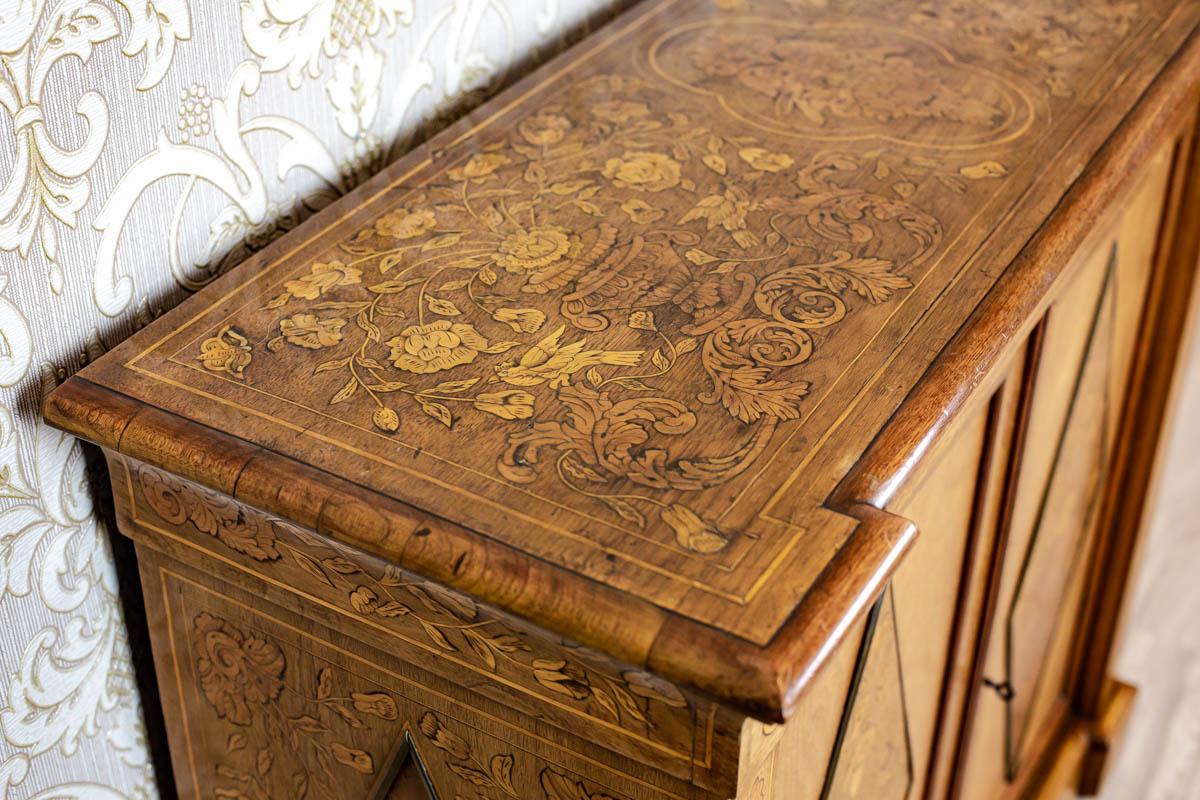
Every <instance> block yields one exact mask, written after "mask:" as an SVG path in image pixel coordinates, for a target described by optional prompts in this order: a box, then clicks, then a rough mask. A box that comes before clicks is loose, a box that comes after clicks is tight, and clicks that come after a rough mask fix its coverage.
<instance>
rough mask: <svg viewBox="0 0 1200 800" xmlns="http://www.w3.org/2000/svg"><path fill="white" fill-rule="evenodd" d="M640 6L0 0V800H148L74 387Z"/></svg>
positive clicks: (418, 0)
mask: <svg viewBox="0 0 1200 800" xmlns="http://www.w3.org/2000/svg"><path fill="white" fill-rule="evenodd" d="M619 3H620V4H627V2H626V0H240V2H233V1H232V0H224V2H204V3H201V2H199V0H0V733H2V734H3V736H2V737H0V800H15V799H16V798H41V799H42V800H50V798H55V799H56V800H68V799H70V798H97V799H98V800H117V799H118V798H148V797H153V796H155V794H156V790H155V785H154V776H153V774H152V769H151V766H150V762H149V759H148V756H147V751H146V745H145V740H144V732H143V726H142V722H141V714H140V705H139V700H138V697H137V690H136V682H135V680H134V672H133V669H132V665H131V663H130V655H129V645H128V639H127V636H126V633H125V626H124V622H123V620H122V617H121V610H120V603H119V599H118V595H117V585H116V572H115V569H114V565H113V563H112V555H111V552H110V549H109V543H108V535H109V534H108V532H107V531H106V530H105V529H104V525H103V523H102V522H101V521H100V520H98V518H97V515H96V513H95V511H94V508H93V498H92V497H91V495H90V488H89V486H90V484H89V482H88V480H87V476H86V475H85V467H84V458H83V456H82V453H81V451H80V448H79V446H78V445H77V444H76V443H75V441H74V440H73V439H71V438H70V437H67V436H65V435H63V434H61V433H59V432H57V431H54V430H52V429H50V428H48V427H45V426H43V425H41V424H40V422H39V414H38V406H39V404H40V402H41V399H42V397H43V396H44V395H45V394H46V393H47V392H48V391H50V390H51V389H52V388H53V387H54V386H56V385H57V384H58V383H59V382H60V381H61V380H62V379H63V378H64V377H65V376H66V375H68V374H69V373H71V372H73V371H75V370H76V369H78V368H79V367H80V366H82V365H83V364H84V363H86V362H87V361H89V360H91V359H93V358H95V357H97V356H98V355H100V354H101V353H102V352H104V351H105V350H106V349H108V348H109V347H111V346H113V345H115V344H116V343H117V342H118V341H120V340H121V339H123V338H124V337H125V336H127V335H128V334H129V333H130V332H132V331H133V330H134V329H135V328H136V327H138V326H141V325H144V324H145V323H146V322H148V321H149V320H150V319H152V318H154V317H155V316H157V315H158V314H160V313H161V312H162V311H163V310H164V309H166V308H169V307H170V306H172V305H174V304H175V303H176V302H178V301H179V300H180V299H182V297H183V296H184V294H185V293H186V292H188V291H192V290H195V289H197V288H199V287H200V286H203V285H204V284H205V283H206V282H207V281H209V280H210V279H211V278H212V277H213V276H215V275H217V274H219V273H220V272H221V271H223V270H224V269H226V268H227V267H229V266H231V265H232V264H235V263H237V262H238V261H240V260H241V259H243V258H244V257H245V256H247V255H248V254H249V253H250V252H252V251H253V250H254V249H255V248H257V247H261V246H262V245H263V244H265V243H266V242H267V241H269V240H270V239H271V238H273V237H274V236H276V235H278V234H280V233H282V232H284V231H286V230H288V229H290V228H292V227H294V226H295V225H296V224H297V223H298V222H299V221H300V220H301V219H303V218H304V217H305V216H307V215H308V214H309V213H311V212H312V211H313V210H315V209H317V208H319V207H321V206H322V205H324V204H325V203H327V202H329V200H331V199H332V198H334V197H336V196H337V195H339V194H341V193H343V192H345V191H347V190H348V189H349V188H351V187H352V186H354V185H355V184H356V183H358V182H359V181H361V180H362V179H363V178H365V177H366V176H368V175H370V174H372V173H373V172H375V171H377V170H378V169H379V168H380V167H382V166H383V165H384V164H385V163H387V162H388V161H389V160H391V159H393V158H395V157H396V156H397V155H399V154H400V153H402V152H404V151H405V150H406V149H407V148H408V147H409V146H410V145H411V143H412V142H413V139H414V137H415V136H417V135H420V134H421V133H424V132H427V131H430V130H433V129H435V128H437V127H440V125H441V124H442V123H443V122H445V121H449V119H450V118H451V116H452V115H454V114H456V113H458V112H459V111H461V110H462V109H463V108H464V107H466V106H469V105H472V104H474V103H476V102H478V101H479V100H480V99H482V98H483V97H484V96H485V95H486V94H487V93H488V92H489V91H491V90H492V89H494V88H496V87H497V86H499V85H501V84H502V83H503V82H504V81H505V76H506V72H507V71H508V69H509V68H510V67H511V66H512V65H514V64H519V63H520V64H526V63H530V62H532V61H535V60H539V59H541V58H543V57H545V56H546V55H549V54H550V53H552V52H554V51H555V50H557V49H560V48H561V47H562V46H563V45H564V43H565V41H566V39H567V38H568V36H569V34H571V33H575V34H578V33H583V32H585V31H586V30H587V28H588V27H589V26H591V25H593V24H595V23H596V22H598V21H600V20H602V19H604V18H606V17H607V16H609V15H610V14H611V12H612V10H613V9H614V8H615V7H616V6H617V5H618V4H619Z"/></svg>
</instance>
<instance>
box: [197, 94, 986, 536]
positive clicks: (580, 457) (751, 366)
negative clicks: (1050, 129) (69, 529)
mask: <svg viewBox="0 0 1200 800" xmlns="http://www.w3.org/2000/svg"><path fill="white" fill-rule="evenodd" d="M569 95H570V97H571V102H568V103H565V104H563V105H561V106H559V105H555V106H551V107H549V108H547V109H544V110H541V111H538V112H537V113H535V114H532V115H530V116H526V117H524V118H522V119H521V120H520V121H519V122H518V124H517V125H516V126H515V129H514V131H513V133H512V134H511V135H510V136H509V137H507V138H506V139H503V140H500V141H496V142H494V143H491V144H488V145H487V146H485V147H484V148H483V149H482V150H481V151H479V152H475V153H472V154H470V155H468V156H466V157H465V158H462V159H460V160H459V161H458V162H457V163H456V164H455V166H453V167H452V168H450V169H448V170H447V171H446V172H445V173H444V174H437V175H435V176H433V177H432V179H431V180H429V181H427V182H426V183H425V184H424V185H423V186H422V187H421V188H420V189H419V190H417V191H414V192H411V193H408V194H407V195H406V196H405V197H404V198H403V200H402V201H401V204H399V205H396V206H393V207H392V208H391V209H390V210H388V211H386V212H385V213H383V214H381V215H380V216H378V217H377V218H376V219H374V220H373V221H372V222H370V223H368V224H366V225H363V226H361V227H359V228H358V229H357V230H355V231H354V232H353V233H352V234H351V235H350V236H348V237H347V238H346V239H345V240H343V241H341V242H338V243H337V244H336V246H335V247H334V248H333V249H332V250H331V251H328V252H327V253H326V254H324V255H322V256H320V257H318V258H317V259H316V260H315V261H313V262H312V264H311V266H309V267H308V268H307V269H304V270H301V271H299V272H297V273H294V274H293V277H290V278H288V279H287V280H284V281H283V282H282V283H281V284H280V286H279V291H278V292H276V293H275V294H274V295H273V296H272V297H270V298H268V299H267V300H266V302H265V303H263V304H262V306H261V308H260V309H259V310H258V312H257V313H255V314H253V315H252V316H247V317H244V319H245V320H246V321H245V322H238V323H235V324H232V325H230V324H227V325H223V326H222V327H221V328H220V329H219V330H217V331H215V332H214V333H213V335H212V336H210V337H209V338H207V339H205V340H203V341H201V342H199V344H198V350H197V351H196V354H195V356H194V359H195V360H198V361H199V362H200V363H201V364H202V365H203V366H204V368H205V369H207V370H209V371H210V372H213V373H219V374H223V375H227V376H230V377H233V378H236V379H238V380H245V381H247V382H249V383H251V384H262V383H263V381H264V379H263V378H262V377H259V376H262V375H267V374H270V375H277V374H278V371H279V370H281V369H282V370H288V371H293V370H294V371H295V374H297V375H298V376H303V375H306V374H307V375H309V376H311V377H312V379H313V380H312V382H311V384H310V386H311V388H310V389H309V390H306V394H307V393H308V392H311V393H314V394H315V395H316V396H313V397H312V398H311V399H312V400H313V401H316V402H317V403H319V404H320V405H322V406H324V407H327V408H328V409H329V412H328V413H332V414H334V415H336V416H338V417H339V418H342V419H346V420H347V421H351V422H355V423H357V424H360V425H363V426H371V427H373V428H374V429H375V430H376V431H378V432H381V433H384V434H389V435H396V436H398V437H401V438H406V439H410V440H412V439H413V438H414V437H416V436H433V437H434V438H435V439H436V440H440V441H442V442H445V443H446V445H448V446H450V447H453V446H454V443H455V442H456V441H458V437H459V435H460V431H461V430H462V429H463V427H464V426H465V425H472V426H498V427H497V430H500V431H503V432H504V439H505V441H504V443H503V446H502V447H500V448H499V449H498V452H496V454H495V458H494V462H493V464H492V465H491V467H490V470H491V471H492V472H493V473H494V474H495V475H496V476H497V477H499V478H502V479H504V480H506V481H509V482H511V483H513V484H517V485H525V484H531V483H535V482H537V481H538V480H546V479H556V480H557V481H559V482H560V484H561V485H562V486H563V487H565V488H566V489H568V490H569V491H571V492H574V493H575V494H576V495H577V496H578V497H579V499H578V501H576V502H578V503H580V504H583V505H591V506H593V507H594V513H597V514H599V515H600V516H601V517H602V518H603V517H605V516H607V518H608V519H612V520H614V521H615V522H619V523H622V524H624V525H629V526H632V527H634V528H635V529H641V530H647V529H654V528H658V529H661V530H664V531H667V532H669V535H670V540H672V541H673V542H674V544H675V545H676V546H677V547H680V548H682V549H684V550H686V551H690V552H692V553H697V554H702V555H703V554H713V553H718V552H720V551H721V550H723V549H724V548H725V546H726V544H727V543H728V541H729V538H730V537H731V536H732V535H733V533H732V532H730V531H726V530H724V529H723V528H722V527H721V525H720V524H719V522H718V521H717V520H715V519H713V518H712V517H711V516H710V515H706V513H705V512H704V511H703V510H702V509H698V508H696V507H694V506H693V505H692V504H691V501H690V500H689V496H690V495H691V494H693V493H696V492H701V491H704V490H708V489H712V488H714V487H718V486H721V485H722V484H724V483H726V482H727V481H729V480H730V479H732V478H734V477H736V476H738V475H741V474H742V473H744V472H745V471H746V470H747V469H748V468H749V467H750V466H751V465H752V464H753V463H754V462H755V461H756V460H757V459H758V458H759V457H760V456H761V455H762V453H763V452H764V450H765V449H766V448H767V446H768V444H769V443H770V441H771V439H772V437H773V436H774V435H775V432H776V430H777V429H778V427H779V426H780V425H781V424H785V423H787V422H790V421H794V420H797V419H798V418H800V417H801V416H802V413H803V405H804V399H805V397H806V396H807V395H808V394H809V393H810V391H811V390H812V381H811V380H810V379H809V377H808V376H807V374H806V372H805V370H804V365H805V363H806V362H808V361H809V359H810V358H811V357H812V356H813V354H814V352H816V351H817V350H818V349H819V348H820V347H821V346H822V345H821V342H822V340H823V338H825V337H826V336H827V335H828V334H827V333H826V332H827V331H832V330H833V329H835V328H837V327H838V326H841V325H844V324H846V321H847V320H848V319H851V318H853V316H854V315H855V314H856V313H859V312H860V310H861V309H863V308H868V307H871V306H875V305H882V304H886V303H888V302H889V301H891V300H893V299H894V298H895V297H896V296H897V295H899V294H902V293H903V292H905V291H906V290H907V289H908V288H909V287H910V286H911V285H912V277H911V274H912V271H913V269H914V268H916V267H917V266H918V265H919V264H921V263H922V262H923V261H924V260H925V259H926V258H927V256H928V255H929V253H930V252H931V250H932V249H933V248H934V247H935V246H936V245H937V243H938V242H939V240H940V238H941V235H942V232H941V226H940V224H939V223H938V221H937V219H936V218H935V217H933V216H932V215H930V214H928V213H927V212H925V211H923V210H922V209H921V208H920V207H919V206H918V205H917V204H916V203H914V202H913V201H911V200H910V199H906V198H905V197H904V196H903V192H900V193H897V191H896V190H895V187H894V186H891V185H889V184H883V185H880V186H870V187H869V188H866V187H860V186H858V185H856V181H855V180H852V179H851V178H852V176H857V175H858V174H859V173H862V172H863V170H864V169H865V168H866V165H867V160H866V159H864V158H862V157H861V156H855V155H853V154H849V153H818V154H815V155H813V156H811V157H808V158H807V159H806V160H802V161H798V160H797V158H796V157H793V156H792V155H790V154H789V153H788V152H785V151H782V150H777V149H773V146H772V144H771V142H769V141H766V140H763V139H761V138H758V137H756V136H753V135H738V136H731V135H727V134H721V133H718V132H717V131H715V130H710V129H708V128H706V127H704V125H703V124H702V123H701V120H700V117H699V116H698V115H696V114H689V113H687V112H686V111H683V110H673V109H672V103H671V98H673V97H674V95H668V94H664V93H663V92H661V90H654V89H652V88H651V87H650V86H649V85H647V84H645V83H643V82H641V81H639V80H633V79H630V78H625V77H621V76H616V75H602V76H597V77H595V78H592V79H589V80H587V81H585V82H582V83H580V84H578V85H576V86H574V87H572V89H571V90H570V93H569ZM596 97H603V98H605V100H604V101H603V102H602V103H598V104H596V105H594V106H593V105H590V104H588V103H587V102H586V101H588V100H589V99H590V98H596ZM675 101H676V102H678V98H675ZM584 109H586V110H584ZM980 113H983V112H980ZM972 170H974V172H973V171H972ZM1002 174H1003V167H1002V166H1000V165H995V170H994V171H992V172H988V171H987V170H983V169H981V168H980V167H979V166H977V165H975V166H972V165H968V166H967V167H966V168H965V170H964V171H963V172H962V175H965V176H967V178H966V179H963V178H961V177H960V178H959V181H960V183H961V184H962V185H963V187H965V184H966V183H967V181H968V180H971V179H974V180H981V179H984V178H990V177H997V176H1000V175H1002ZM250 342H257V343H258V345H257V346H254V345H251V344H250ZM310 352H311V355H309V353H310ZM700 375H703V376H704V378H703V380H701V381H697V380H696V377H695V376H700ZM331 378H332V383H331V382H330V379H331ZM327 384H328V385H329V386H330V389H329V390H326V392H325V393H324V396H323V397H322V396H321V394H320V392H321V390H320V389H319V387H321V386H324V385H327ZM489 418H490V420H489ZM430 420H433V421H434V422H435V423H436V425H435V426H433V427H431V426H430ZM712 425H716V426H720V427H721V428H722V429H724V430H725V431H727V432H728V436H727V437H724V438H726V439H727V440H728V441H729V443H728V444H724V445H721V446H718V447H716V448H712V447H707V446H701V445H700V442H701V441H702V437H699V436H697V432H698V431H700V430H703V429H704V428H705V427H708V426H712ZM438 426H440V429H441V430H442V432H441V433H439V432H438V431H439V427H438ZM435 446H436V445H435Z"/></svg>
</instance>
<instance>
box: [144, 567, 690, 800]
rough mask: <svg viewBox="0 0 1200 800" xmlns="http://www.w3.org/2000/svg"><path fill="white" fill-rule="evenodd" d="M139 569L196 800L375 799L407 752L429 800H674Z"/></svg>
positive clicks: (182, 579) (178, 572) (182, 577)
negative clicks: (164, 648) (163, 645)
mask: <svg viewBox="0 0 1200 800" xmlns="http://www.w3.org/2000/svg"><path fill="white" fill-rule="evenodd" d="M141 557H142V560H144V561H145V562H147V566H149V567H150V569H148V570H147V572H146V574H145V575H144V583H145V586H146V589H147V600H148V603H150V604H153V607H152V617H156V618H158V619H160V620H161V621H162V623H163V624H164V625H165V626H166V630H164V631H163V633H164V634H165V635H167V636H169V640H168V641H169V642H170V651H169V653H164V654H160V656H159V665H160V680H161V682H162V685H163V688H164V691H165V692H167V694H168V696H170V697H171V698H172V701H173V702H174V701H176V698H177V702H178V703H179V704H180V706H181V710H182V711H183V714H181V716H180V717H179V719H178V724H179V725H180V726H181V727H182V728H183V736H182V737H181V738H182V741H181V743H180V747H179V749H178V751H177V752H176V754H175V757H176V760H177V765H176V768H177V771H178V772H179V773H180V780H181V781H182V782H183V785H182V788H184V789H185V792H194V796H196V797H218V798H228V799H229V800H235V799H236V800H268V799H269V800H274V799H275V798H282V797H288V798H310V799H313V800H315V799H316V798H330V799H331V800H333V799H334V798H345V797H363V798H375V797H382V796H383V793H385V792H387V790H388V789H389V788H390V787H391V783H392V782H393V781H394V780H395V778H396V775H397V770H396V769H395V767H396V766H398V762H399V761H400V760H403V759H405V758H406V757H407V754H408V753H409V751H410V749H411V751H412V752H413V753H414V754H415V755H416V757H417V758H418V759H419V762H420V765H421V769H423V771H425V772H426V773H427V776H428V780H429V783H430V785H431V786H432V788H433V790H434V792H435V793H436V795H437V797H438V798H456V797H464V798H468V797H469V798H486V799H487V800H502V799H503V798H517V799H518V800H634V799H635V798H637V799H638V800H640V799H641V798H647V799H650V798H654V799H655V800H657V798H663V800H667V798H672V797H674V798H676V799H677V800H680V798H679V797H678V796H677V795H673V794H671V793H669V792H659V791H657V790H656V789H655V788H654V787H652V786H649V785H645V784H640V785H639V784H638V783H637V782H636V781H632V780H630V779H629V778H626V777H622V776H620V775H618V774H616V773H614V772H613V771H612V770H610V769H606V768H604V767H603V766H600V765H598V764H594V763H592V764H588V762H586V761H581V760H580V759H578V758H577V757H573V756H571V755H570V754H568V753H566V752H563V751H558V750H555V748H554V747H553V746H552V745H548V744H547V743H545V742H539V741H538V740H536V739H534V738H532V737H531V736H530V735H529V734H527V733H525V732H523V731H522V730H521V729H520V728H518V727H516V726H514V725H513V724H511V721H500V720H498V719H494V718H490V717H488V716H486V715H482V714H481V713H480V712H479V711H478V710H477V709H473V708H469V707H467V706H464V705H462V703H461V701H458V700H456V699H455V698H452V697H450V696H447V695H443V694H440V693H439V692H438V691H436V690H433V689H431V688H429V687H427V686H425V685H422V684H420V683H418V682H416V681H414V680H411V679H409V678H406V677H405V676H403V675H400V674H398V673H394V672H390V671H388V670H387V669H385V668H382V667H379V666H377V665H374V664H371V663H369V662H368V660H366V659H364V658H362V657H361V656H359V655H357V654H353V653H350V652H347V651H344V650H341V649H339V648H337V647H336V646H334V645H331V644H329V643H327V642H326V641H324V640H323V639H321V638H319V637H317V636H315V635H314V634H313V632H312V630H311V628H310V627H309V626H301V627H298V626H296V625H295V624H294V623H293V622H292V621H289V620H287V619H284V618H282V617H281V616H275V615H273V614H272V613H271V612H269V611H266V610H264V609H263V608H262V607H261V606H260V605H257V604H256V605H255V606H251V605H248V604H247V603H246V602H244V601H243V600H241V599H237V598H235V597H234V596H231V595H228V594H226V593H225V592H223V591H221V589H220V586H221V585H220V584H216V585H212V586H209V585H202V584H201V583H199V582H197V580H196V579H197V577H199V576H196V575H194V574H193V573H192V572H191V571H190V570H188V569H187V568H186V567H183V566H182V565H178V564H175V563H174V562H173V561H170V560H168V559H161V558H159V557H156V556H153V555H152V554H151V553H149V552H147V551H145V550H144V549H143V551H142V554H141ZM206 583H207V582H206ZM284 616H286V615H284ZM163 666H167V667H169V669H168V670H165V671H164V670H162V669H161V668H162V667H163ZM180 762H182V763H180Z"/></svg>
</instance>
